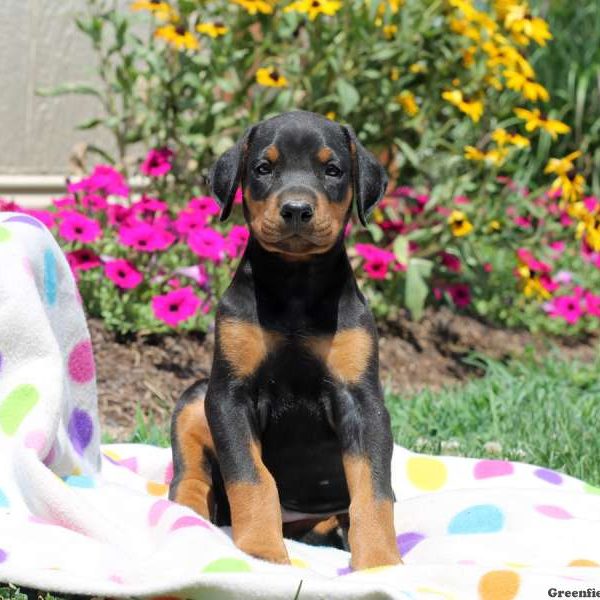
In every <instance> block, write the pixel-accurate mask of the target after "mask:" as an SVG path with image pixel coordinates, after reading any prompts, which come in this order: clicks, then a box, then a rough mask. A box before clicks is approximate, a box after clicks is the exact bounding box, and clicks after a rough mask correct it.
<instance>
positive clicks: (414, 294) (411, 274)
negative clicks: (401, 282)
mask: <svg viewBox="0 0 600 600" xmlns="http://www.w3.org/2000/svg"><path fill="white" fill-rule="evenodd" d="M432 269H433V263H432V262H431V261H430V260H425V259H424V258H411V259H410V260H409V261H408V269H407V271H406V287H405V289H404V304H405V306H406V308H408V310H409V311H410V314H411V317H412V318H413V319H414V320H415V321H418V320H420V319H421V317H422V316H423V309H424V308H425V300H427V295H428V293H429V286H428V285H427V278H428V277H429V276H430V275H431V271H432Z"/></svg>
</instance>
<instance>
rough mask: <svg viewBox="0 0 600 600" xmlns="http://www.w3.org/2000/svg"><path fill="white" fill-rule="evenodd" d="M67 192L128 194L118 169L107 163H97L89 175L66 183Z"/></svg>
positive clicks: (124, 195)
mask: <svg viewBox="0 0 600 600" xmlns="http://www.w3.org/2000/svg"><path fill="white" fill-rule="evenodd" d="M67 191H68V192H69V193H72V194H73V193H77V192H83V193H85V194H101V195H103V196H123V197H125V198H126V197H127V196H129V187H128V185H127V183H126V182H125V178H124V177H123V175H121V173H119V171H117V170H116V169H113V168H112V167H110V166H109V165H97V166H96V167H95V168H94V170H93V171H92V174H91V175H90V176H89V177H85V178H84V179H82V180H81V181H78V182H77V183H69V184H68V185H67Z"/></svg>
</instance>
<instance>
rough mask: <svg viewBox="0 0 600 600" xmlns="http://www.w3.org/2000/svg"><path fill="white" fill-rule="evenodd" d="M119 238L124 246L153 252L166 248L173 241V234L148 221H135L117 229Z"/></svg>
mask: <svg viewBox="0 0 600 600" xmlns="http://www.w3.org/2000/svg"><path fill="white" fill-rule="evenodd" d="M119 240H120V241H121V243H122V244H123V245H124V246H129V247H130V248H135V249H136V250H139V251H140V252H155V251H156V250H166V249H167V248H168V247H169V246H171V245H172V244H173V242H175V236H174V235H173V234H172V233H170V232H168V231H166V230H165V229H161V228H160V227H156V226H154V225H151V224H150V223H145V222H143V221H142V222H140V221H136V222H133V223H130V224H128V225H124V226H123V227H121V229H119Z"/></svg>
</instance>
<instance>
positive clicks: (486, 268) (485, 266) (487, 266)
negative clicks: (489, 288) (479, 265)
mask: <svg viewBox="0 0 600 600" xmlns="http://www.w3.org/2000/svg"><path fill="white" fill-rule="evenodd" d="M483 270H484V271H485V272H486V273H491V272H492V271H493V270H494V267H493V266H492V263H489V262H485V263H483Z"/></svg>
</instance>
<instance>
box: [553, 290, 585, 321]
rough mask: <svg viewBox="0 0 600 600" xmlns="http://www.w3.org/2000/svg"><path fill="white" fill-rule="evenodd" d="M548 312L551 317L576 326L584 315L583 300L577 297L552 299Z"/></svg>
mask: <svg viewBox="0 0 600 600" xmlns="http://www.w3.org/2000/svg"><path fill="white" fill-rule="evenodd" d="M547 310H548V312H549V314H550V316H551V317H553V318H561V319H564V320H565V321H566V322H567V323H569V324H570V325H575V323H577V321H579V319H580V318H581V316H582V315H583V309H582V306H581V299H580V298H578V297H577V296H576V295H573V296H560V297H558V298H554V299H552V301H550V302H548V304H547Z"/></svg>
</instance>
